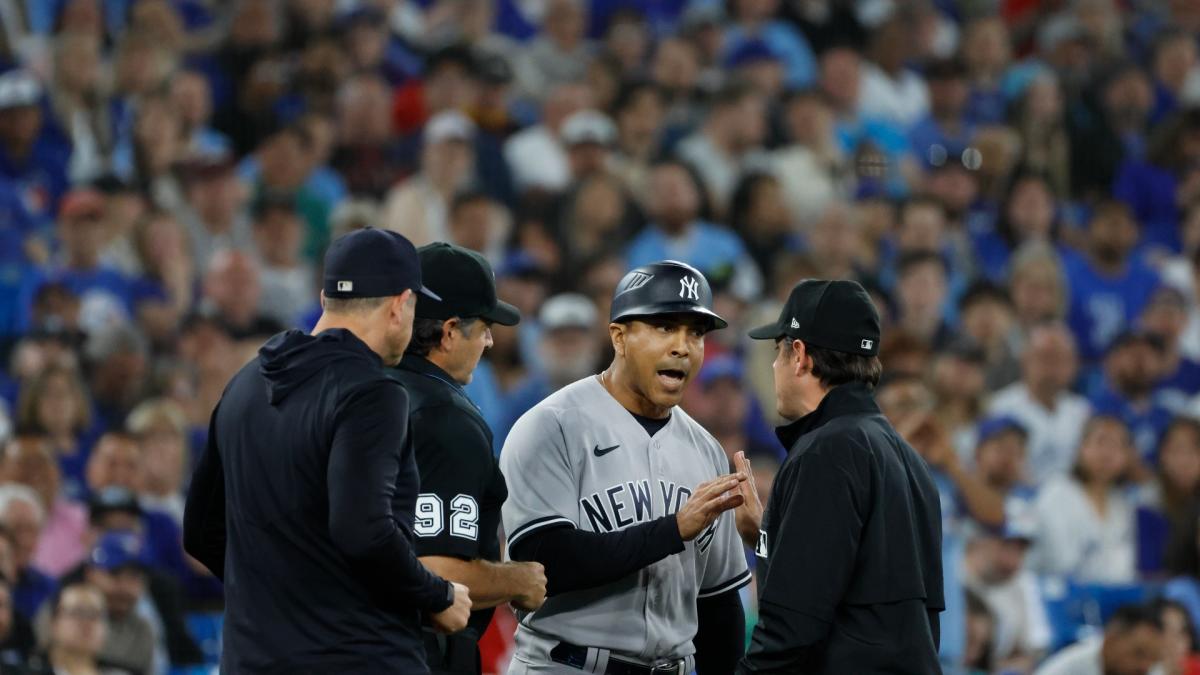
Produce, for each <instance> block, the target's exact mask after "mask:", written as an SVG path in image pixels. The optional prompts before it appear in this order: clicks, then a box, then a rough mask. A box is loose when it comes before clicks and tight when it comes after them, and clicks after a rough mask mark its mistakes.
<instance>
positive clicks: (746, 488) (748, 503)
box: [733, 451, 763, 548]
mask: <svg viewBox="0 0 1200 675" xmlns="http://www.w3.org/2000/svg"><path fill="white" fill-rule="evenodd" d="M733 466H734V468H735V469H737V472H738V473H740V474H742V475H743V476H745V477H746V480H745V481H743V482H741V483H738V487H737V490H738V494H740V495H741V496H742V504H741V506H738V507H737V510H736V511H735V512H734V520H735V522H736V523H737V530H738V534H740V535H741V536H742V541H743V542H745V543H746V545H747V546H749V547H751V548H753V547H754V546H756V545H757V544H758V531H759V529H760V528H761V527H762V517H763V505H762V500H760V499H759V498H758V485H757V484H756V483H755V482H754V471H753V470H752V469H751V468H750V460H749V459H747V458H746V453H745V452H740V451H739V452H738V453H737V454H735V455H734V456H733Z"/></svg>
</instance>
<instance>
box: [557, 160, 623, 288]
mask: <svg viewBox="0 0 1200 675" xmlns="http://www.w3.org/2000/svg"><path fill="white" fill-rule="evenodd" d="M639 221H640V213H638V212H637V211H636V209H635V207H634V206H633V204H632V203H631V201H630V200H629V198H628V196H627V195H626V192H625V188H624V186H623V185H622V184H621V182H620V181H619V180H618V179H617V178H616V177H615V176H613V175H611V174H596V175H593V176H591V177H589V178H587V179H584V180H583V181H581V182H580V183H579V184H578V185H576V186H575V188H574V189H573V190H572V191H571V192H569V193H568V194H567V195H566V197H565V202H564V205H563V211H562V213H561V214H560V216H559V220H558V223H557V226H556V227H555V232H554V234H555V238H556V240H558V246H559V247H560V249H561V250H562V255H563V263H562V276H563V277H564V282H565V285H566V286H568V287H572V288H574V287H576V286H577V284H578V282H579V280H580V279H579V276H578V273H579V270H580V268H581V266H582V265H584V264H586V263H588V262H591V261H594V260H596V259H598V258H600V257H602V256H605V255H614V254H619V253H621V245H622V243H623V242H625V241H628V239H629V237H630V235H631V234H632V233H633V232H634V231H635V230H636V227H637V225H638V224H639Z"/></svg>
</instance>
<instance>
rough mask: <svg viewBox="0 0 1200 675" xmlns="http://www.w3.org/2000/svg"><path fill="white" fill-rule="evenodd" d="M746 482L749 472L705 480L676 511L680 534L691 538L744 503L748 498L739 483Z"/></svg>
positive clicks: (685, 539) (684, 537) (686, 538)
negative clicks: (743, 494)
mask: <svg viewBox="0 0 1200 675" xmlns="http://www.w3.org/2000/svg"><path fill="white" fill-rule="evenodd" d="M745 482H746V476H745V474H741V473H731V474H729V475H726V476H718V477H717V478H714V479H712V480H710V481H705V482H703V483H701V484H700V485H699V486H697V487H696V492H695V493H693V494H692V496H691V497H689V498H688V500H687V503H686V504H684V505H683V508H681V509H679V512H678V513H676V514H675V521H676V522H677V523H679V535H680V536H681V537H682V538H683V540H684V541H691V540H693V539H695V538H696V537H697V536H699V535H700V533H701V532H703V531H704V530H705V528H707V527H708V526H709V525H712V524H713V522H714V521H715V520H716V519H717V517H718V516H720V515H721V514H722V513H724V512H726V511H728V510H729V509H733V508H737V507H738V506H741V505H742V500H743V499H744V497H743V496H742V494H741V492H740V491H738V486H739V485H741V484H742V483H745Z"/></svg>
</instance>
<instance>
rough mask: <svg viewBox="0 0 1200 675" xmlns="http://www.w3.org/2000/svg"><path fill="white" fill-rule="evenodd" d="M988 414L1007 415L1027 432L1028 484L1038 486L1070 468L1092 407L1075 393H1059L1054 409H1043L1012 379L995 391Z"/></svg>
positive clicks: (1021, 384)
mask: <svg viewBox="0 0 1200 675" xmlns="http://www.w3.org/2000/svg"><path fill="white" fill-rule="evenodd" d="M988 414H989V415H1011V416H1012V417H1015V418H1016V419H1017V420H1018V421H1020V422H1021V424H1022V425H1024V426H1025V428H1026V429H1027V430H1028V431H1029V445H1028V447H1029V456H1028V458H1027V461H1026V467H1027V471H1028V473H1029V476H1028V478H1029V482H1030V483H1033V484H1035V485H1041V484H1042V483H1044V482H1046V480H1047V479H1049V478H1052V477H1054V476H1060V475H1062V474H1064V473H1066V472H1067V471H1070V469H1071V467H1072V466H1073V465H1074V463H1075V454H1076V451H1077V450H1078V448H1079V440H1080V437H1081V435H1082V433H1083V425H1084V424H1085V423H1086V422H1087V421H1088V418H1089V417H1091V414H1092V406H1091V404H1090V403H1088V402H1087V399H1085V398H1084V397H1082V396H1080V395H1078V394H1074V393H1071V392H1063V393H1062V394H1060V395H1059V397H1058V400H1057V401H1056V402H1055V404H1054V408H1053V409H1052V410H1047V409H1046V408H1044V407H1042V404H1041V403H1038V402H1037V401H1036V400H1035V399H1034V398H1033V396H1032V395H1031V394H1030V393H1029V389H1028V388H1027V387H1026V386H1025V384H1024V383H1022V382H1014V383H1013V384H1010V385H1009V386H1007V387H1005V388H1003V389H1001V390H1000V391H998V392H996V394H995V396H993V397H992V400H991V403H990V404H989V405H988Z"/></svg>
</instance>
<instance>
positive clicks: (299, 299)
mask: <svg viewBox="0 0 1200 675" xmlns="http://www.w3.org/2000/svg"><path fill="white" fill-rule="evenodd" d="M253 215H254V242H255V249H256V251H257V253H258V262H259V265H260V270H261V271H260V273H259V280H260V284H261V285H262V293H261V295H260V296H259V307H258V309H259V311H260V312H261V313H262V315H264V316H266V317H268V318H270V319H273V320H274V321H275V322H277V323H279V324H280V325H282V326H294V325H296V322H297V320H298V319H299V318H300V315H301V314H302V313H303V312H304V310H306V309H308V308H309V307H310V306H311V305H312V301H313V298H314V297H315V296H316V289H315V288H314V280H315V279H316V275H315V274H314V273H313V270H312V267H311V266H310V265H309V264H308V263H306V262H305V261H304V259H303V258H302V257H301V253H302V250H301V249H302V247H303V245H304V224H303V223H302V222H301V220H300V214H299V213H298V212H297V211H296V203H295V201H294V200H293V199H291V198H289V197H286V196H277V197H276V196H269V195H264V196H263V197H261V198H260V199H259V201H258V202H257V203H256V204H255V205H254V212H253Z"/></svg>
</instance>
